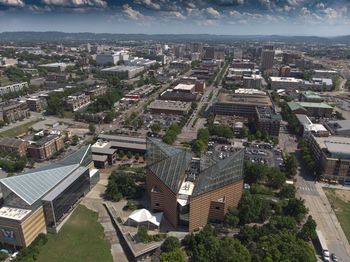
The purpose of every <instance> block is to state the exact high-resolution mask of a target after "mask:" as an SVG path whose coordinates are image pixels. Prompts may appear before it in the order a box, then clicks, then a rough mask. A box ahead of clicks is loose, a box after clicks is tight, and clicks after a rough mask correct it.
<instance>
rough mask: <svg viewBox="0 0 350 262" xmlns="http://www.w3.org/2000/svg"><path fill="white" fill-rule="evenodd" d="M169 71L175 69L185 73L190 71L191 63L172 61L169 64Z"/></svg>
mask: <svg viewBox="0 0 350 262" xmlns="http://www.w3.org/2000/svg"><path fill="white" fill-rule="evenodd" d="M169 67H170V69H176V70H181V71H187V70H190V69H191V61H187V60H174V61H172V62H170V65H169Z"/></svg>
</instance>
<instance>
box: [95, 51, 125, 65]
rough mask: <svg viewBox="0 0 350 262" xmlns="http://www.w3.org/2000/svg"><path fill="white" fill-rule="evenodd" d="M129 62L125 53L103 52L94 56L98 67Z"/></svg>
mask: <svg viewBox="0 0 350 262" xmlns="http://www.w3.org/2000/svg"><path fill="white" fill-rule="evenodd" d="M128 60H129V53H128V52H127V51H118V52H115V51H105V52H101V53H98V54H97V55H96V64H98V65H116V64H118V62H120V61H121V62H125V61H128Z"/></svg>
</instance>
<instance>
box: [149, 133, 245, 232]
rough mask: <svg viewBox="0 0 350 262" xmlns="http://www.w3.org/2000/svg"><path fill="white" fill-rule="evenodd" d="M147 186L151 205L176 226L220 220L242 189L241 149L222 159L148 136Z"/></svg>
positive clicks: (189, 225)
mask: <svg viewBox="0 0 350 262" xmlns="http://www.w3.org/2000/svg"><path fill="white" fill-rule="evenodd" d="M146 160H147V169H146V172H147V174H146V185H147V193H148V198H149V202H150V207H151V209H152V210H154V211H163V212H164V215H165V216H166V218H167V220H168V221H169V222H170V223H171V224H172V225H173V226H174V227H175V228H177V227H178V226H182V227H186V228H188V230H189V231H193V230H195V229H198V228H200V227H202V226H205V225H206V224H207V223H208V222H213V223H216V222H222V221H223V219H224V216H225V214H226V212H227V210H228V208H230V207H235V206H237V205H238V202H239V200H240V198H241V195H242V191H243V160H244V151H243V150H241V151H239V152H237V153H236V154H234V155H233V156H231V157H229V158H226V159H224V160H221V161H215V160H214V159H211V158H208V157H206V156H203V157H202V158H201V159H193V158H192V155H191V153H189V152H188V151H185V150H182V149H178V148H175V147H172V146H169V145H166V144H164V143H162V142H160V141H159V140H157V139H153V138H148V139H147V156H146Z"/></svg>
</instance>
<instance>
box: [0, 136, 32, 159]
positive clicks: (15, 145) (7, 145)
mask: <svg viewBox="0 0 350 262" xmlns="http://www.w3.org/2000/svg"><path fill="white" fill-rule="evenodd" d="M27 147H28V142H27V141H24V140H22V139H17V138H11V137H5V138H1V139H0V151H2V152H6V153H16V154H17V155H18V156H25V155H26V154H27Z"/></svg>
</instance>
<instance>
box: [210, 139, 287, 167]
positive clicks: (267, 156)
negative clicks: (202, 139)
mask: <svg viewBox="0 0 350 262" xmlns="http://www.w3.org/2000/svg"><path fill="white" fill-rule="evenodd" d="M242 148H244V150H245V156H244V159H245V160H247V161H251V162H252V163H260V164H268V165H270V166H274V167H277V168H281V167H283V158H282V151H281V150H280V149H278V148H275V147H274V146H273V145H271V144H266V143H265V144H264V143H261V144H252V145H247V146H245V147H244V146H242V144H241V143H240V144H236V143H234V144H219V143H215V142H209V143H208V152H207V154H208V155H212V156H213V157H214V159H217V160H222V159H225V158H227V157H230V156H231V155H233V154H234V153H235V152H237V151H239V150H240V149H242Z"/></svg>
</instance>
